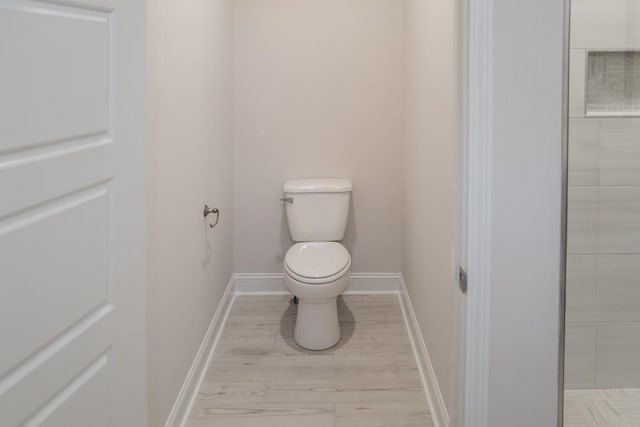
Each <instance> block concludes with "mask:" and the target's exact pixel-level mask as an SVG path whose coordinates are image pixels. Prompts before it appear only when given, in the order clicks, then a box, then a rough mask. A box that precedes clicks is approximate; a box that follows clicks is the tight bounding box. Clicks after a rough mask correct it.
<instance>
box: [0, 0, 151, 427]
mask: <svg viewBox="0 0 640 427" xmlns="http://www.w3.org/2000/svg"><path fill="white" fill-rule="evenodd" d="M144 13H145V3H144V1H139V0H81V1H79V2H74V3H68V2H64V3H62V2H60V3H58V2H53V1H28V0H0V58H2V67H1V69H0V201H1V202H0V340H1V341H0V342H1V343H2V347H1V349H0V425H2V426H7V427H9V426H17V425H26V426H32V425H33V426H36V425H43V426H61V427H62V426H64V427H74V426H83V427H84V426H92V427H94V426H98V427H99V426H107V425H111V426H144V425H145V423H146V419H145V412H146V408H145V381H144V380H145V376H144V372H145V367H144V342H145V339H144V319H145V306H144V297H145V293H144V292H145V288H144V285H145V273H144V272H145V264H146V260H145V223H144V217H145V214H144V207H145V203H144V200H145V194H144V179H143V177H144V171H143V164H144V140H143V132H142V129H143V124H144V111H143V105H144V98H143V97H144V57H145V53H144V31H145V29H144Z"/></svg>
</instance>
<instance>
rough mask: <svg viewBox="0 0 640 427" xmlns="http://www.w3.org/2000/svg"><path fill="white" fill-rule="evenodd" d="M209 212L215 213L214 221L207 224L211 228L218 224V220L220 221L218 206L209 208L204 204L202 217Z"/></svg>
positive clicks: (206, 215) (209, 213)
mask: <svg viewBox="0 0 640 427" xmlns="http://www.w3.org/2000/svg"><path fill="white" fill-rule="evenodd" d="M211 214H215V216H216V221H215V222H214V223H213V224H209V228H213V227H215V226H216V225H218V221H220V210H219V209H218V208H210V207H209V206H207V205H204V217H205V219H206V218H207V217H208V216H209V215H211Z"/></svg>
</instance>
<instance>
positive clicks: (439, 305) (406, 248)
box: [402, 0, 460, 408]
mask: <svg viewBox="0 0 640 427" xmlns="http://www.w3.org/2000/svg"><path fill="white" fill-rule="evenodd" d="M457 22H458V18H457V16H456V2H455V1H450V0H438V1H424V0H407V11H406V91H405V96H406V103H405V115H406V121H405V124H406V129H405V131H406V140H405V146H404V161H405V162H404V186H405V188H404V191H405V195H406V197H405V212H404V218H403V224H404V233H403V243H404V244H403V269H402V272H403V274H404V278H405V281H406V284H407V289H408V291H409V294H410V296H411V300H412V303H413V305H414V308H415V310H416V314H417V317H418V320H419V322H420V328H421V331H422V333H423V335H424V339H425V342H426V343H427V346H428V349H429V354H430V357H431V361H432V363H433V366H434V369H435V372H436V376H437V378H438V383H439V386H440V390H441V392H442V394H443V396H444V398H445V402H446V403H447V406H448V407H449V408H451V397H452V396H451V394H452V390H451V386H452V381H453V378H452V370H453V333H454V331H453V322H454V314H453V313H454V311H453V295H454V294H453V292H454V289H455V283H456V281H455V277H454V265H453V262H454V261H453V250H454V249H453V243H454V234H453V232H454V230H453V226H454V224H453V221H454V217H455V212H454V182H455V177H454V170H455V169H454V163H455V148H456V138H457V126H459V121H460V117H459V115H458V114H457V112H456V106H457V103H456V101H457V96H458V93H457V88H458V64H457V60H456V58H457V55H458V51H457V46H458V41H457V37H456V35H457V30H458V28H457Z"/></svg>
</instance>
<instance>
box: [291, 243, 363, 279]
mask: <svg viewBox="0 0 640 427" xmlns="http://www.w3.org/2000/svg"><path fill="white" fill-rule="evenodd" d="M350 258H351V257H350V256H349V252H348V251H347V249H345V247H344V246H342V245H341V244H340V243H338V242H303V243H297V244H295V245H293V246H292V247H291V248H290V249H289V251H288V252H287V255H286V256H285V257H284V262H285V264H286V265H287V267H288V268H289V270H291V271H292V272H294V273H295V274H297V275H298V276H301V277H307V278H310V279H321V278H323V277H330V276H333V275H335V274H337V273H339V272H341V271H342V270H344V268H345V267H346V266H347V264H348V263H349V260H350Z"/></svg>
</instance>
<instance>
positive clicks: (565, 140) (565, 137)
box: [558, 0, 571, 427]
mask: <svg viewBox="0 0 640 427" xmlns="http://www.w3.org/2000/svg"><path fill="white" fill-rule="evenodd" d="M570 36H571V0H564V40H563V47H562V49H563V66H562V73H563V76H562V114H563V117H562V233H561V234H562V235H561V236H560V238H561V241H560V247H561V253H560V307H559V310H560V316H559V319H560V327H559V328H558V329H559V337H558V427H562V426H563V425H564V361H565V336H566V312H567V311H566V307H567V243H568V236H567V222H568V219H567V218H568V206H569V199H568V198H569V83H570V82H569V76H570V70H569V64H570V62H569V55H570V53H571V51H570V41H571V37H570Z"/></svg>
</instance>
